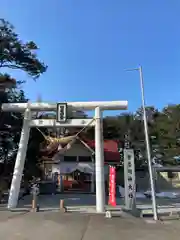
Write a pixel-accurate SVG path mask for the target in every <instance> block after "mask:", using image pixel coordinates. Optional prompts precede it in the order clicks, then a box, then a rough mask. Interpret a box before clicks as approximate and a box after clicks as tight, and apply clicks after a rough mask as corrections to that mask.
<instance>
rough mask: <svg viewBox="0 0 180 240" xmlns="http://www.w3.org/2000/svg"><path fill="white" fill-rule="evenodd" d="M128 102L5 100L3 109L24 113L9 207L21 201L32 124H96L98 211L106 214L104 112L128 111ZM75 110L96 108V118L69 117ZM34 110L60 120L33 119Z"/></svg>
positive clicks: (79, 125)
mask: <svg viewBox="0 0 180 240" xmlns="http://www.w3.org/2000/svg"><path fill="white" fill-rule="evenodd" d="M127 106H128V102H127V101H111V102H104V101H103V102H67V103H55V104H50V103H4V104H2V111H5V112H24V122H23V127H22V132H21V137H20V142H19V149H18V152H17V156H16V162H15V167H14V173H13V178H12V182H11V188H10V193H9V200H8V208H9V209H11V208H15V207H16V206H17V203H18V196H19V191H20V185H21V179H22V174H23V170H24V163H25V158H26V151H27V145H28V140H29V133H30V128H31V127H75V126H78V127H85V126H87V125H89V126H95V169H96V171H95V174H96V212H98V213H103V212H104V210H105V186H104V147H103V130H102V129H103V128H102V127H103V126H102V111H104V110H125V109H127ZM69 110H70V111H72V110H85V111H86V110H95V115H94V121H93V119H68V111H69ZM32 111H57V119H56V120H55V119H53V120H52V119H35V120H33V119H32V118H31V112H32Z"/></svg>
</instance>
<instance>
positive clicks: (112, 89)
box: [0, 0, 180, 111]
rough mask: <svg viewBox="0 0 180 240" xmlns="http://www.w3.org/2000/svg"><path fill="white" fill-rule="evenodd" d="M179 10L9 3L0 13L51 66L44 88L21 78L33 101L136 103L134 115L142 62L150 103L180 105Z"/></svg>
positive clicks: (171, 6) (168, 4)
mask: <svg viewBox="0 0 180 240" xmlns="http://www.w3.org/2000/svg"><path fill="white" fill-rule="evenodd" d="M179 12H180V1H179V0H171V1H169V0H158V1H157V0H151V1H144V0H136V1H134V0H111V1H110V0H53V1H48V0H47V1H42V0H39V1H37V0H36V1H35V0H31V1H27V0H24V1H22V0H19V1H11V0H6V1H2V2H1V8H0V16H1V18H5V19H7V20H9V21H10V22H11V23H12V24H13V25H14V26H15V27H16V31H17V32H18V33H19V35H20V37H21V39H22V40H24V41H26V40H34V41H35V42H36V43H37V45H38V46H39V47H40V51H39V53H38V55H39V58H41V59H42V60H44V62H45V63H46V64H47V65H48V71H47V72H46V73H45V74H44V75H42V76H41V77H40V79H38V81H37V82H36V83H35V82H33V80H31V79H30V78H28V77H27V75H26V74H24V73H20V72H13V74H14V76H15V77H17V79H20V80H27V83H26V84H25V86H24V89H25V92H26V93H27V95H28V97H29V98H30V99H31V100H32V101H35V100H36V99H37V96H38V95H41V96H42V99H43V100H44V101H51V102H56V101H57V102H58V101H59V102H61V101H96V100H105V101H111V100H128V101H129V110H130V111H135V110H136V108H138V107H139V106H140V105H141V98H140V88H139V75H138V72H126V71H124V70H125V69H127V68H135V67H138V65H139V64H141V65H142V66H143V71H144V80H145V91H146V92H145V94H146V103H147V105H156V106H157V107H158V108H162V107H163V106H164V105H167V104H168V103H180V27H179V22H180V14H179Z"/></svg>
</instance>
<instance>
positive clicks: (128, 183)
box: [124, 149, 136, 210]
mask: <svg viewBox="0 0 180 240" xmlns="http://www.w3.org/2000/svg"><path fill="white" fill-rule="evenodd" d="M124 181H125V184H124V185H125V206H126V208H127V209H131V210H132V209H133V207H134V204H135V200H136V183H135V165H134V150H133V149H124Z"/></svg>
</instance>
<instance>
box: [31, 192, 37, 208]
mask: <svg viewBox="0 0 180 240" xmlns="http://www.w3.org/2000/svg"><path fill="white" fill-rule="evenodd" d="M36 199H37V198H36V197H35V196H34V194H33V199H32V211H36V208H37V200H36Z"/></svg>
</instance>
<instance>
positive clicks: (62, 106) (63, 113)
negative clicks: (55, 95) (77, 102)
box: [57, 103, 67, 123]
mask: <svg viewBox="0 0 180 240" xmlns="http://www.w3.org/2000/svg"><path fill="white" fill-rule="evenodd" d="M66 121H67V103H58V104H57V122H60V123H64V122H66Z"/></svg>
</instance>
